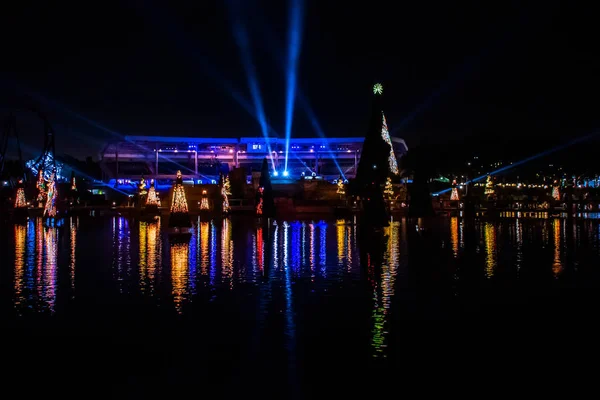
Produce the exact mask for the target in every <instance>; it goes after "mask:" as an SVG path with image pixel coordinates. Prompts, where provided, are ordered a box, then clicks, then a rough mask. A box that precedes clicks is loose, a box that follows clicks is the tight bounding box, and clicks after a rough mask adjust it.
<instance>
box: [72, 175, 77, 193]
mask: <svg viewBox="0 0 600 400" xmlns="http://www.w3.org/2000/svg"><path fill="white" fill-rule="evenodd" d="M71 190H72V191H73V192H76V191H77V182H76V180H75V171H71Z"/></svg>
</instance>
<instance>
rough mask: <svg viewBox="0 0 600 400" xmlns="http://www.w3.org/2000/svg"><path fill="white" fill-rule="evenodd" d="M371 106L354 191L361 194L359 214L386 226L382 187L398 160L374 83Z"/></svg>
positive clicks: (380, 92) (394, 171)
mask: <svg viewBox="0 0 600 400" xmlns="http://www.w3.org/2000/svg"><path fill="white" fill-rule="evenodd" d="M373 94H374V97H373V106H372V107H373V108H372V112H371V121H370V124H369V130H368V131H367V134H366V135H365V141H364V144H363V149H362V152H361V157H360V162H359V164H358V170H357V173H356V179H355V182H354V188H353V192H354V193H353V194H355V195H357V196H360V199H361V202H362V208H363V210H364V212H363V214H362V217H363V220H364V221H365V222H366V224H368V225H370V226H379V227H381V226H386V225H387V224H388V216H387V211H386V207H385V203H384V201H383V192H382V189H381V186H382V185H384V184H385V182H386V181H387V178H388V177H390V176H391V175H397V174H398V173H399V171H398V162H397V160H396V156H395V154H394V149H393V147H392V141H391V138H390V134H389V131H388V126H387V121H386V119H385V115H384V113H383V109H382V95H383V86H382V85H381V84H379V83H378V84H376V85H375V86H373Z"/></svg>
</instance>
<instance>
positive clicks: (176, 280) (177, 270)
mask: <svg viewBox="0 0 600 400" xmlns="http://www.w3.org/2000/svg"><path fill="white" fill-rule="evenodd" d="M189 249H190V245H189V243H172V244H171V282H172V285H173V291H172V294H173V302H174V303H175V309H176V310H177V312H178V313H180V314H181V312H182V307H183V302H184V300H186V299H187V295H188V273H189V271H188V264H189Z"/></svg>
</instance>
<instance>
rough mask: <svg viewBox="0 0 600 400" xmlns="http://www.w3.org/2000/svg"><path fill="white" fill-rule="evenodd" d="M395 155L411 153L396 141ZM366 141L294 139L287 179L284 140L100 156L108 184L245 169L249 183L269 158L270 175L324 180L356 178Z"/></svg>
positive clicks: (120, 148) (159, 141)
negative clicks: (177, 173)
mask: <svg viewBox="0 0 600 400" xmlns="http://www.w3.org/2000/svg"><path fill="white" fill-rule="evenodd" d="M391 140H392V144H393V147H394V153H395V154H396V157H397V158H400V157H401V156H402V155H404V154H405V153H406V152H407V150H408V149H407V146H406V143H405V142H404V140H402V139H400V138H392V139H391ZM363 142H364V138H362V137H356V138H352V137H347V138H327V139H323V138H291V139H290V143H289V154H288V163H287V164H288V166H287V173H286V174H284V171H283V168H284V167H283V166H284V162H285V140H284V139H280V138H256V137H242V138H205V137H167V136H126V137H125V138H124V140H123V141H118V142H110V143H108V144H107V145H106V146H105V147H104V149H103V150H102V152H101V154H100V158H101V168H102V171H103V175H104V179H103V180H104V181H105V182H111V181H112V182H115V183H121V181H127V182H133V181H138V180H139V179H140V178H141V177H142V175H143V176H145V177H146V178H148V177H152V178H154V179H156V180H157V181H158V182H160V181H163V180H169V181H172V180H173V179H174V178H175V174H176V172H177V170H181V171H182V174H183V176H184V178H185V180H186V181H188V182H189V181H190V180H192V181H193V182H194V183H212V182H216V181H218V177H219V174H220V173H228V172H229V171H231V170H232V169H233V168H238V167H243V168H244V169H245V170H246V173H247V174H248V179H249V180H250V177H251V174H252V171H260V168H261V164H262V161H263V159H264V158H265V157H267V159H268V160H269V163H270V164H271V167H272V168H273V171H272V175H273V176H275V177H277V176H279V177H281V176H283V175H286V177H287V178H288V179H300V178H301V177H302V176H318V177H320V178H321V179H324V180H334V179H338V178H339V177H340V175H341V176H342V177H343V178H345V179H351V178H353V177H354V176H355V175H356V170H357V168H358V162H359V160H360V155H361V150H362V145H363Z"/></svg>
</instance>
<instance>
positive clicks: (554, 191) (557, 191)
mask: <svg viewBox="0 0 600 400" xmlns="http://www.w3.org/2000/svg"><path fill="white" fill-rule="evenodd" d="M552 198H553V199H554V200H560V189H559V187H558V186H554V187H553V188H552Z"/></svg>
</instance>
